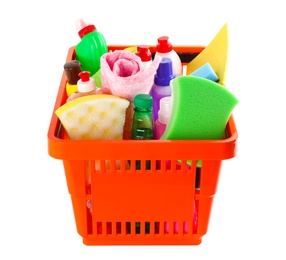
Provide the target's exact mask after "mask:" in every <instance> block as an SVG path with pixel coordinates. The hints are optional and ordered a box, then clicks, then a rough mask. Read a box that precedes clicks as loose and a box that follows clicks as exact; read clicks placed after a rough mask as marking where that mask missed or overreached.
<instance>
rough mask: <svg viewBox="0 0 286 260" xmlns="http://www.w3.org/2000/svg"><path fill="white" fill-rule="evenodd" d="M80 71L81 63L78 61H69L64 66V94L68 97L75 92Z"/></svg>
mask: <svg viewBox="0 0 286 260" xmlns="http://www.w3.org/2000/svg"><path fill="white" fill-rule="evenodd" d="M81 71H82V68H81V63H80V62H79V61H78V60H70V61H67V62H66V63H65V64H64V72H65V75H66V79H67V84H66V92H67V95H68V97H69V96H70V95H71V94H72V93H74V92H76V91H77V82H78V80H79V79H80V76H79V75H78V74H79V73H80V72H81Z"/></svg>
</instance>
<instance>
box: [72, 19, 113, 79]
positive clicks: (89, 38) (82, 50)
mask: <svg viewBox="0 0 286 260" xmlns="http://www.w3.org/2000/svg"><path fill="white" fill-rule="evenodd" d="M76 28H77V31H78V35H79V37H80V38H81V41H80V42H79V43H78V44H77V45H76V46H75V55H76V59H77V60H78V61H80V63H81V65H82V70H83V71H89V72H90V75H94V74H95V73H96V72H97V71H98V70H99V69H100V57H101V56H102V55H103V54H105V53H107V52H108V46H107V44H106V40H105V38H104V36H103V35H102V33H101V32H99V31H98V30H97V29H96V27H95V26H94V25H93V24H90V23H89V22H88V21H87V20H86V19H84V18H80V19H78V20H77V21H76Z"/></svg>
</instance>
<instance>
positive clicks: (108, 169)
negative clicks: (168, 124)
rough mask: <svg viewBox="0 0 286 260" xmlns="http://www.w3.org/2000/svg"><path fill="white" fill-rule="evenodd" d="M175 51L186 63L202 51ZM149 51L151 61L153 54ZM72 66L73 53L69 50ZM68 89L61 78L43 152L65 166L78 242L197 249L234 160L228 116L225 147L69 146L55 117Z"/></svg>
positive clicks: (206, 143)
mask: <svg viewBox="0 0 286 260" xmlns="http://www.w3.org/2000/svg"><path fill="white" fill-rule="evenodd" d="M125 47H128V46H110V47H109V48H110V50H116V49H123V48H125ZM174 49H175V51H177V53H178V54H179V56H180V58H181V60H182V62H183V63H184V64H186V63H188V62H189V61H191V59H193V58H194V57H195V56H196V55H198V54H199V53H200V52H201V51H202V50H203V47H200V46H198V47H196V46H174ZM150 50H151V52H152V54H153V55H154V51H155V47H154V46H151V47H150ZM71 59H75V52H74V47H71V48H70V49H69V51H68V55H67V61H69V60H71ZM65 86H66V78H65V75H64V73H63V75H62V79H61V83H60V87H59V91H58V95H57V99H56V102H55V106H54V110H53V114H52V118H51V122H50V126H49V130H48V153H49V155H50V156H51V157H53V158H55V159H60V160H62V161H63V166H64V171H65V175H66V181H67V187H68V191H69V193H70V196H71V201H72V206H73V211H74V217H75V222H76V227H77V232H78V233H79V235H80V236H81V237H82V239H83V243H84V244H85V245H199V244H200V243H201V242H202V238H203V236H204V235H205V234H206V233H207V231H208V225H209V221H210V216H211V210H212V204H213V199H214V195H215V193H216V190H217V185H218V181H219V174H220V169H221V165H222V161H223V160H226V159H230V158H233V157H234V156H235V155H236V140H237V137H238V134H237V130H236V126H235V122H234V118H233V116H232V115H231V116H230V118H229V121H228V123H227V126H226V129H225V135H224V138H223V139H222V140H144V141H140V140H117V141H114V140H69V139H67V138H66V133H65V131H64V129H63V127H62V126H61V124H60V121H59V119H58V118H57V116H56V115H55V113H54V112H55V110H56V109H57V108H59V107H60V106H61V105H62V104H64V103H65V101H66V98H67V95H66V89H65ZM138 163H140V167H138Z"/></svg>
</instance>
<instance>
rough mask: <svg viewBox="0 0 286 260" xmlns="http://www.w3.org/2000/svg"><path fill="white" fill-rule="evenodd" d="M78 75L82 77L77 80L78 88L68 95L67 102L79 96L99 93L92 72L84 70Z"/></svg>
mask: <svg viewBox="0 0 286 260" xmlns="http://www.w3.org/2000/svg"><path fill="white" fill-rule="evenodd" d="M78 75H79V76H80V79H79V80H78V82H77V89H78V90H77V91H76V92H74V93H72V94H71V95H70V96H69V97H68V99H67V102H68V101H71V100H73V99H75V98H78V97H83V96H88V95H94V94H97V87H96V85H95V81H94V79H93V78H90V72H89V71H82V72H80V73H79V74H78Z"/></svg>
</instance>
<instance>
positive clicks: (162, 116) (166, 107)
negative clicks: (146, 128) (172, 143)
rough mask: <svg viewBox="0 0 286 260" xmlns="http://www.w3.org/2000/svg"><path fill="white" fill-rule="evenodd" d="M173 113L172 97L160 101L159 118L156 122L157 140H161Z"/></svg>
mask: <svg viewBox="0 0 286 260" xmlns="http://www.w3.org/2000/svg"><path fill="white" fill-rule="evenodd" d="M171 112H172V96H167V97H163V98H161V99H160V106H159V110H158V118H157V120H156V121H155V139H160V137H161V136H162V135H163V133H164V132H165V130H166V126H167V124H168V122H169V120H170V116H171Z"/></svg>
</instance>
